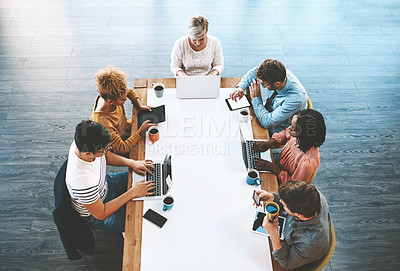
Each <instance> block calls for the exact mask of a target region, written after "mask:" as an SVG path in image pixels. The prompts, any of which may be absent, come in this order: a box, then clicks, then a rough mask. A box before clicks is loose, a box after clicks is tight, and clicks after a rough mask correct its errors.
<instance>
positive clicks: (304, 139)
mask: <svg viewBox="0 0 400 271" xmlns="http://www.w3.org/2000/svg"><path fill="white" fill-rule="evenodd" d="M296 130H297V131H296V132H297V144H298V145H299V149H300V150H301V151H303V152H306V151H308V150H309V149H311V148H312V147H319V146H321V145H322V144H323V143H324V141H325V135H326V127H325V120H324V117H323V116H322V114H321V113H319V112H318V111H315V110H313V109H304V110H301V111H300V112H299V113H297V124H296Z"/></svg>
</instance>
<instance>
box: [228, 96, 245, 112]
mask: <svg viewBox="0 0 400 271" xmlns="http://www.w3.org/2000/svg"><path fill="white" fill-rule="evenodd" d="M225 102H226V104H227V105H228V108H229V110H231V111H233V110H238V109H242V108H246V107H250V102H249V100H248V99H247V96H246V95H244V96H243V97H242V98H240V99H238V100H237V102H235V101H234V100H232V99H231V98H226V99H225Z"/></svg>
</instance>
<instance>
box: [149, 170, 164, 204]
mask: <svg viewBox="0 0 400 271" xmlns="http://www.w3.org/2000/svg"><path fill="white" fill-rule="evenodd" d="M150 171H151V173H153V175H150V174H146V182H151V181H153V182H154V183H155V185H156V187H155V188H154V189H152V190H150V192H155V193H154V194H152V195H148V196H146V197H154V196H161V192H162V185H161V182H162V178H161V177H162V176H161V164H154V169H152V168H150Z"/></svg>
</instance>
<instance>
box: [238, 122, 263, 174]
mask: <svg viewBox="0 0 400 271" xmlns="http://www.w3.org/2000/svg"><path fill="white" fill-rule="evenodd" d="M239 133H240V141H241V145H242V155H243V162H244V165H245V166H246V169H247V170H249V169H253V168H255V166H254V160H253V159H254V157H258V158H261V159H264V160H267V161H269V162H271V150H267V151H265V152H256V151H254V152H253V151H252V149H253V146H254V144H255V143H256V142H258V141H267V140H261V139H251V140H245V139H244V137H243V133H242V128H241V127H240V126H239ZM259 172H268V171H262V170H259Z"/></svg>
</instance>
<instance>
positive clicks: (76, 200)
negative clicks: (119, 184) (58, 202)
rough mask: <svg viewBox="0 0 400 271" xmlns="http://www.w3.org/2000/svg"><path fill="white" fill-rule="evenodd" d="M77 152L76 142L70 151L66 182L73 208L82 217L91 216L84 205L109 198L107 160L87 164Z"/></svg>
mask: <svg viewBox="0 0 400 271" xmlns="http://www.w3.org/2000/svg"><path fill="white" fill-rule="evenodd" d="M75 150H76V144H75V141H74V142H72V144H71V147H70V149H69V156H68V164H67V173H66V176H65V182H66V184H67V188H68V191H69V194H70V195H71V202H72V207H73V208H74V209H75V210H76V211H77V212H78V213H79V214H80V215H81V216H90V213H89V212H88V210H86V208H85V207H84V206H83V205H82V204H92V203H95V202H96V201H97V200H98V199H99V198H100V199H101V200H102V201H104V200H105V198H106V196H107V188H108V186H107V182H106V158H105V156H104V155H103V156H101V157H98V158H96V159H95V160H94V161H93V162H86V161H84V160H82V159H81V158H79V157H78V156H77V155H76V153H75Z"/></svg>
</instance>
